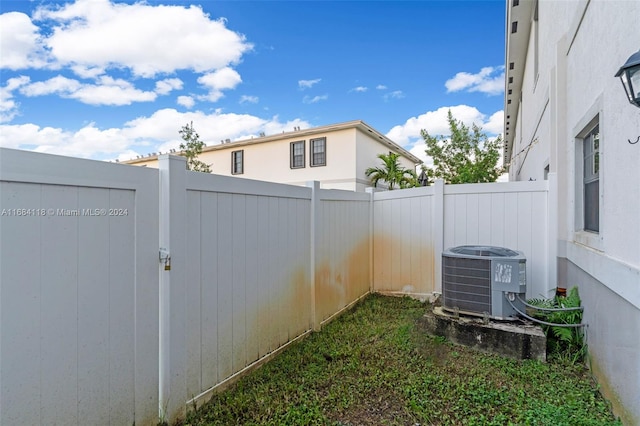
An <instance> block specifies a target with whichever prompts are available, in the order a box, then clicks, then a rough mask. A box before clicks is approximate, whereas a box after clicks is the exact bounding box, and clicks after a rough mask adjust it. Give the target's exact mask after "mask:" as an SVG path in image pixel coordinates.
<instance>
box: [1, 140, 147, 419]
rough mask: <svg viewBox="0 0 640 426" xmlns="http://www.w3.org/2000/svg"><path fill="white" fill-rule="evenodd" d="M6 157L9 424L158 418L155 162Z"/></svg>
mask: <svg viewBox="0 0 640 426" xmlns="http://www.w3.org/2000/svg"><path fill="white" fill-rule="evenodd" d="M0 166H1V167H0V212H2V213H1V214H2V216H0V235H2V238H1V239H0V253H1V254H0V262H1V263H0V423H1V424H3V425H14V424H15V425H24V424H77V425H83V424H105V425H108V424H114V425H115V424H118V425H120V424H132V423H133V422H136V424H141V425H144V424H156V423H157V418H158V417H157V406H158V405H157V404H158V399H157V386H158V371H157V368H156V365H157V360H158V323H157V320H158V303H157V302H158V292H157V278H158V262H157V249H156V246H157V241H158V219H157V217H158V213H157V202H158V201H157V200H158V182H157V179H158V178H157V172H156V171H154V170H147V169H141V168H131V167H127V166H121V165H115V164H108V163H101V162H95V161H87V160H80V159H73V158H65V157H56V156H50V155H42V154H36V153H31V152H21V151H14V150H8V149H0Z"/></svg>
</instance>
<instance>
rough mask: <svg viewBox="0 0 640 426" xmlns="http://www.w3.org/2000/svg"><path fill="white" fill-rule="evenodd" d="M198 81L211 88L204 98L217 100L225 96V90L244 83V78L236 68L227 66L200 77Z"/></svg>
mask: <svg viewBox="0 0 640 426" xmlns="http://www.w3.org/2000/svg"><path fill="white" fill-rule="evenodd" d="M198 83H200V84H201V85H203V86H205V87H206V88H207V89H208V90H209V94H208V95H207V96H205V97H204V99H206V100H208V101H211V102H216V101H217V100H218V99H220V98H221V97H223V96H224V94H223V93H222V91H223V90H227V89H234V88H235V87H236V86H237V85H238V84H240V83H242V78H241V77H240V74H238V73H237V71H235V70H234V69H231V68H229V67H225V68H222V69H219V70H217V71H215V72H212V73H208V74H205V75H203V76H201V77H199V78H198Z"/></svg>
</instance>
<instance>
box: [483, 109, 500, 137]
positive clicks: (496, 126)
mask: <svg viewBox="0 0 640 426" xmlns="http://www.w3.org/2000/svg"><path fill="white" fill-rule="evenodd" d="M482 129H483V130H484V131H485V132H487V133H489V134H492V135H498V134H502V132H503V130H504V111H502V110H501V111H498V112H495V113H493V114H492V115H491V117H489V120H487V122H485V123H484V125H483V126H482Z"/></svg>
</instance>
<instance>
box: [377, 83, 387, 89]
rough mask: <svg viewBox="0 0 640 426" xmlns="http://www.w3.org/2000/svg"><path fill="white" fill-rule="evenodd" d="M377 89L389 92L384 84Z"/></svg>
mask: <svg viewBox="0 0 640 426" xmlns="http://www.w3.org/2000/svg"><path fill="white" fill-rule="evenodd" d="M376 89H378V90H387V86H385V85H384V84H378V85H377V86H376Z"/></svg>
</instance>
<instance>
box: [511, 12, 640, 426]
mask: <svg viewBox="0 0 640 426" xmlns="http://www.w3.org/2000/svg"><path fill="white" fill-rule="evenodd" d="M639 22H640V2H639V1H606V0H577V1H547V0H540V1H532V0H507V28H506V30H507V47H506V49H507V51H506V86H505V87H506V92H505V158H506V159H507V161H509V160H510V164H509V177H510V180H530V179H534V180H542V179H548V178H549V180H550V188H551V189H552V190H554V189H555V188H556V187H557V191H555V192H551V193H552V194H554V193H555V194H556V197H554V198H555V199H552V200H551V201H550V203H557V217H556V215H552V216H551V217H550V218H549V220H550V224H551V225H552V226H553V227H554V228H557V235H558V238H557V248H556V247H553V243H551V248H552V249H554V250H557V260H558V263H557V277H558V286H560V287H572V286H578V287H579V291H580V295H581V297H582V302H583V305H584V307H585V311H584V321H585V322H586V323H587V324H588V328H586V332H587V344H588V347H589V353H590V365H591V367H592V369H593V373H594V374H595V376H596V377H597V379H598V382H599V383H600V384H601V386H602V391H603V392H604V394H605V395H606V396H607V397H608V398H609V399H610V400H611V401H612V402H613V405H614V410H615V411H616V413H617V414H618V415H620V416H622V418H623V420H624V422H625V424H640V143H638V144H635V145H634V144H631V143H629V141H630V142H633V141H635V140H636V138H638V137H640V109H639V108H637V107H635V106H633V105H632V104H630V103H629V102H628V100H627V98H626V95H625V91H624V89H623V87H622V84H621V82H620V80H619V79H618V78H616V77H615V75H616V73H617V71H618V69H619V68H620V67H621V66H622V65H623V64H624V63H625V62H626V61H627V59H628V58H629V57H630V56H631V55H632V54H634V53H635V52H637V51H638V49H640V25H639ZM552 267H553V266H552Z"/></svg>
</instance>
